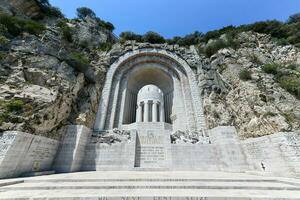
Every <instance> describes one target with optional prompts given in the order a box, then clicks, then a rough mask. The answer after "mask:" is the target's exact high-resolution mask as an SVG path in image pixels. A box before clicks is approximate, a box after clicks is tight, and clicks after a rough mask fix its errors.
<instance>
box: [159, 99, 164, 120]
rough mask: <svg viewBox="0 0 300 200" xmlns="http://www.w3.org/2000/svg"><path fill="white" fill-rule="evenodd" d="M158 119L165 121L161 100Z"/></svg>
mask: <svg viewBox="0 0 300 200" xmlns="http://www.w3.org/2000/svg"><path fill="white" fill-rule="evenodd" d="M160 121H161V122H165V109H164V104H163V103H162V102H161V103H160Z"/></svg>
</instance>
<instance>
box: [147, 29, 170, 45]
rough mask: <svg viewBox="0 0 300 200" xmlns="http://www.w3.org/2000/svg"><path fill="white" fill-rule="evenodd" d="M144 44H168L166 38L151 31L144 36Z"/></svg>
mask: <svg viewBox="0 0 300 200" xmlns="http://www.w3.org/2000/svg"><path fill="white" fill-rule="evenodd" d="M143 40H144V42H149V43H152V44H161V43H164V42H166V40H165V38H163V37H162V36H161V35H159V34H158V33H155V32H152V31H149V32H147V33H146V34H145V35H144V36H143Z"/></svg>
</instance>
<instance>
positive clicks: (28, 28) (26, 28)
mask: <svg viewBox="0 0 300 200" xmlns="http://www.w3.org/2000/svg"><path fill="white" fill-rule="evenodd" d="M0 24H2V25H3V26H4V27H5V28H6V29H7V32H8V33H9V34H10V35H12V36H18V35H20V34H21V33H22V32H28V33H30V34H35V35H38V34H40V33H42V32H43V31H45V30H46V27H45V26H44V25H43V24H41V23H38V22H36V21H33V20H28V19H21V18H19V17H14V16H8V15H0Z"/></svg>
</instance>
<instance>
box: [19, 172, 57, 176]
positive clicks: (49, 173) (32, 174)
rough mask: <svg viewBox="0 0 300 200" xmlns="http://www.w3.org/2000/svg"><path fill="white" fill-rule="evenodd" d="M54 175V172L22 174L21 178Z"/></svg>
mask: <svg viewBox="0 0 300 200" xmlns="http://www.w3.org/2000/svg"><path fill="white" fill-rule="evenodd" d="M52 174H55V171H42V172H28V173H23V174H22V175H21V177H33V176H45V175H52Z"/></svg>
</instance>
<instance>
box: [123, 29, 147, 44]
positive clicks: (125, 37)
mask: <svg viewBox="0 0 300 200" xmlns="http://www.w3.org/2000/svg"><path fill="white" fill-rule="evenodd" d="M120 38H121V42H125V41H128V40H135V41H136V42H143V36H142V35H138V34H135V33H133V32H129V31H128V32H122V33H121V34H120Z"/></svg>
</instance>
